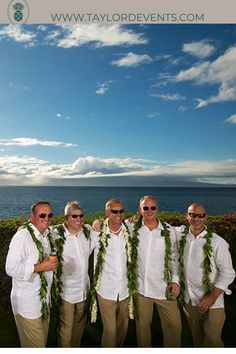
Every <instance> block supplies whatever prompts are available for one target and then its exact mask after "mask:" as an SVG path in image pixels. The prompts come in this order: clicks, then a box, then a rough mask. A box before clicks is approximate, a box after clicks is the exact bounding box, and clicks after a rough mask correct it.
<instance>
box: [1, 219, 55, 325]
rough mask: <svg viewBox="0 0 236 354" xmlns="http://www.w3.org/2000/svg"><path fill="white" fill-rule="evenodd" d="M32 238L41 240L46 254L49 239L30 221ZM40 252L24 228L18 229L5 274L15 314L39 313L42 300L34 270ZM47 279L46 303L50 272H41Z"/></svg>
mask: <svg viewBox="0 0 236 354" xmlns="http://www.w3.org/2000/svg"><path fill="white" fill-rule="evenodd" d="M30 226H31V227H32V229H33V230H34V234H35V237H36V238H37V239H38V240H39V241H40V242H41V243H42V246H43V249H44V255H45V257H48V256H49V254H50V251H51V248H50V243H49V240H48V238H47V236H46V234H47V232H45V234H44V236H43V235H42V234H41V233H40V232H39V230H38V229H37V228H36V227H34V225H32V224H30ZM38 260H39V252H38V249H37V247H36V245H35V243H34V241H33V240H32V237H31V235H30V233H29V232H28V231H27V229H21V230H19V231H17V233H16V234H15V235H14V236H13V238H12V240H11V242H10V247H9V251H8V254H7V259H6V273H7V275H9V276H10V277H12V290H11V304H12V311H13V313H14V315H21V316H23V317H25V318H29V319H35V318H39V317H40V316H41V307H42V303H41V300H40V297H39V290H40V285H41V282H40V276H39V273H34V265H35V264H37V263H38ZM44 274H45V276H46V279H47V282H48V291H47V302H48V303H49V300H50V290H51V284H52V277H53V272H52V271H48V272H44Z"/></svg>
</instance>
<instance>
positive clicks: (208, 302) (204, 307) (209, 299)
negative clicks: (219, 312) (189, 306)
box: [197, 288, 223, 312]
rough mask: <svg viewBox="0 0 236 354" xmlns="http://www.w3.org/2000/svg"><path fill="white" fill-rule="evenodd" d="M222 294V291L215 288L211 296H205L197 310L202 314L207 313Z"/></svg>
mask: <svg viewBox="0 0 236 354" xmlns="http://www.w3.org/2000/svg"><path fill="white" fill-rule="evenodd" d="M222 292H223V290H222V289H219V288H214V289H213V290H212V291H211V292H210V294H208V295H205V296H203V298H202V299H201V300H200V301H199V303H198V304H197V309H198V310H199V311H202V312H207V311H208V310H209V308H210V307H211V306H212V305H214V303H215V301H216V299H217V298H218V296H219V295H220V294H221V293H222Z"/></svg>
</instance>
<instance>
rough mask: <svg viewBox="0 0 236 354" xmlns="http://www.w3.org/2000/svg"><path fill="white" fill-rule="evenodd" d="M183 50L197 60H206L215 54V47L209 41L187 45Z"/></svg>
mask: <svg viewBox="0 0 236 354" xmlns="http://www.w3.org/2000/svg"><path fill="white" fill-rule="evenodd" d="M182 50H183V52H185V53H188V54H191V55H193V56H195V57H197V58H200V59H204V58H207V57H209V56H210V55H212V54H213V53H214V52H215V47H214V45H213V44H211V43H210V42H208V41H207V40H202V41H199V42H191V43H185V44H184V45H183V48H182Z"/></svg>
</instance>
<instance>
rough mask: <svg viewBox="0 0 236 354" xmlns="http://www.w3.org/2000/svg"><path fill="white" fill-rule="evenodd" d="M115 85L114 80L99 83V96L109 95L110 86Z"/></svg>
mask: <svg viewBox="0 0 236 354" xmlns="http://www.w3.org/2000/svg"><path fill="white" fill-rule="evenodd" d="M112 83H113V80H108V81H105V82H102V83H101V82H98V83H97V86H98V89H97V90H96V94H97V95H105V93H107V91H108V90H109V88H110V85H111V84H112Z"/></svg>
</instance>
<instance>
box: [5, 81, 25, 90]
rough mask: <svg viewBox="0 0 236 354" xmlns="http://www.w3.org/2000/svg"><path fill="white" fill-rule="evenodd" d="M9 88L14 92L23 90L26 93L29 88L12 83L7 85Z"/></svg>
mask: <svg viewBox="0 0 236 354" xmlns="http://www.w3.org/2000/svg"><path fill="white" fill-rule="evenodd" d="M9 86H10V87H12V88H14V89H15V90H17V91H20V90H24V91H27V90H29V87H28V86H24V85H18V84H15V83H13V82H10V83H9Z"/></svg>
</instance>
